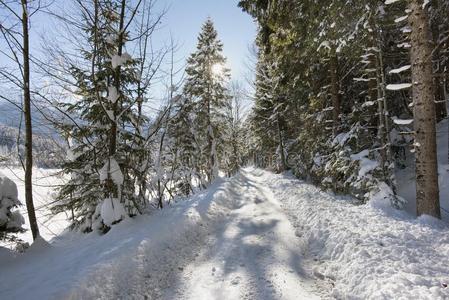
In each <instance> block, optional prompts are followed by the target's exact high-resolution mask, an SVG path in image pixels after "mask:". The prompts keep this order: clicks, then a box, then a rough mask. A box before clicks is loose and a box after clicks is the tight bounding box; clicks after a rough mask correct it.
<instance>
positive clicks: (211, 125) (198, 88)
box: [184, 19, 230, 182]
mask: <svg viewBox="0 0 449 300" xmlns="http://www.w3.org/2000/svg"><path fill="white" fill-rule="evenodd" d="M225 64H226V58H225V57H224V56H223V44H222V43H221V41H220V40H219V39H218V35H217V31H216V30H215V28H214V24H213V22H212V20H211V19H208V20H207V21H206V22H205V23H204V25H203V27H202V29H201V32H200V34H199V36H198V44H197V49H196V51H195V52H194V53H192V54H191V56H190V57H189V58H188V60H187V67H186V73H187V78H186V83H185V86H184V94H185V96H186V97H187V98H189V101H191V102H192V104H193V106H194V108H193V109H194V112H195V125H194V130H195V136H196V139H197V141H198V143H199V146H200V165H201V166H200V169H201V171H202V172H204V175H205V176H206V178H207V181H208V182H211V181H212V180H213V179H214V178H216V177H217V175H218V167H219V160H220V152H221V151H222V140H223V138H222V136H223V130H222V125H223V124H224V114H223V109H224V108H225V104H226V101H228V100H229V95H228V89H227V82H228V81H229V78H230V74H229V70H228V69H227V68H226V66H225ZM204 175H203V176H202V177H204Z"/></svg>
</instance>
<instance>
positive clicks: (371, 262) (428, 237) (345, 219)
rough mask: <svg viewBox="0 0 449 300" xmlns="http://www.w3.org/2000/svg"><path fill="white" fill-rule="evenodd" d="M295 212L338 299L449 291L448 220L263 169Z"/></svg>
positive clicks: (319, 271)
mask: <svg viewBox="0 0 449 300" xmlns="http://www.w3.org/2000/svg"><path fill="white" fill-rule="evenodd" d="M256 172H259V176H262V177H264V180H265V181H266V182H267V185H268V186H269V187H270V188H271V189H272V190H273V193H274V195H275V196H276V197H278V199H279V201H280V202H281V203H282V206H283V208H284V209H285V211H286V212H288V214H289V215H290V218H291V221H292V223H293V224H294V226H295V228H296V230H297V235H298V236H301V237H302V239H303V243H304V248H303V249H302V250H303V251H304V252H305V253H308V255H312V256H313V257H314V259H315V260H316V261H317V266H316V267H315V271H314V272H315V275H317V277H319V278H322V279H323V280H325V281H328V282H329V286H330V289H331V296H332V297H333V298H336V299H448V298H449V288H447V287H446V286H447V285H448V284H449V268H448V263H447V262H448V257H449V227H448V226H447V225H446V224H445V223H443V222H442V221H438V220H436V219H433V218H430V217H421V218H418V219H415V218H412V217H410V216H409V215H407V214H406V213H404V212H401V211H396V210H393V209H391V208H390V206H389V204H388V203H383V202H382V201H377V202H371V203H369V204H367V205H363V206H355V205H353V204H351V201H350V199H346V200H345V199H343V198H341V197H336V196H333V195H330V194H328V193H325V192H322V191H321V190H319V189H318V188H316V187H314V186H312V185H309V184H306V183H302V182H300V181H298V180H297V179H295V178H293V176H289V175H274V174H271V173H268V172H264V171H256Z"/></svg>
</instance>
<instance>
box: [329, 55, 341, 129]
mask: <svg viewBox="0 0 449 300" xmlns="http://www.w3.org/2000/svg"><path fill="white" fill-rule="evenodd" d="M330 73H331V74H330V75H331V96H332V106H333V107H334V109H333V114H332V117H333V134H334V136H336V135H337V134H338V133H339V131H340V113H341V110H340V106H341V104H340V84H339V79H338V57H337V53H336V51H335V49H333V50H332V53H331V57H330Z"/></svg>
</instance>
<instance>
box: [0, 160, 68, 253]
mask: <svg viewBox="0 0 449 300" xmlns="http://www.w3.org/2000/svg"><path fill="white" fill-rule="evenodd" d="M58 171H59V170H54V169H39V168H33V183H34V185H33V201H34V207H35V210H36V217H37V223H38V226H39V233H40V235H41V236H42V237H43V238H44V239H45V240H50V239H52V238H53V237H55V236H57V235H59V234H61V233H62V232H63V231H64V229H66V227H67V226H68V225H69V222H68V215H66V214H65V213H59V214H57V215H53V214H51V212H50V205H51V203H52V202H53V201H54V196H55V189H56V188H57V187H58V186H59V185H60V184H62V183H63V182H64V178H63V177H61V176H60V175H58ZM0 172H2V173H3V174H4V175H6V176H7V177H8V178H9V179H11V180H13V181H14V183H15V184H16V185H17V189H18V199H19V201H21V202H22V204H23V205H22V206H20V207H19V211H20V213H21V214H22V216H23V217H24V219H25V220H24V221H25V224H24V226H23V228H25V229H27V231H26V232H24V233H18V234H17V235H18V237H19V238H20V239H22V240H24V241H25V242H28V243H31V242H32V241H33V238H32V236H31V230H30V225H29V220H28V214H27V209H26V205H25V188H24V182H23V178H24V172H23V169H21V168H8V167H2V168H0ZM0 246H2V243H1V242H0ZM0 248H1V247H0Z"/></svg>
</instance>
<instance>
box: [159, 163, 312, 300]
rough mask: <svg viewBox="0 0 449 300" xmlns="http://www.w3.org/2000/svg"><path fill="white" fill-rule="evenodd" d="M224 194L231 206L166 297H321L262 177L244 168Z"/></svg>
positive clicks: (293, 237) (296, 240) (295, 241)
mask: <svg viewBox="0 0 449 300" xmlns="http://www.w3.org/2000/svg"><path fill="white" fill-rule="evenodd" d="M221 198H222V199H218V200H217V201H222V203H226V205H227V206H228V207H229V210H228V213H227V216H226V218H225V221H223V222H222V223H220V224H219V226H216V228H215V230H214V231H213V232H211V233H210V235H209V238H208V239H207V245H206V246H205V247H202V250H201V251H200V253H198V254H197V255H196V258H195V260H194V261H192V262H190V263H189V264H188V265H187V266H186V267H185V268H183V269H182V270H181V271H182V274H181V275H179V278H182V280H180V282H181V284H179V286H178V287H177V288H176V289H174V291H173V294H172V293H171V294H170V295H169V296H167V298H171V299H208V300H210V299H267V300H269V299H319V298H320V297H319V296H317V295H315V294H314V290H316V288H315V287H316V285H315V282H314V279H313V278H312V276H310V274H311V273H312V272H311V270H310V268H307V263H306V259H305V258H304V257H303V256H302V254H301V249H302V247H301V241H300V238H299V237H297V236H296V235H295V229H294V227H293V226H292V224H291V223H290V221H289V220H288V218H287V215H286V214H285V212H284V211H283V209H282V208H281V205H280V203H279V202H278V201H277V200H276V198H275V197H274V195H273V193H272V191H271V190H270V189H269V188H268V184H267V182H264V178H263V176H260V174H258V171H257V170H255V169H243V170H241V171H240V172H239V174H237V175H236V176H234V177H233V178H232V179H230V182H229V185H228V188H227V189H226V190H225V191H223V193H222V196H221ZM222 205H223V204H222Z"/></svg>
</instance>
